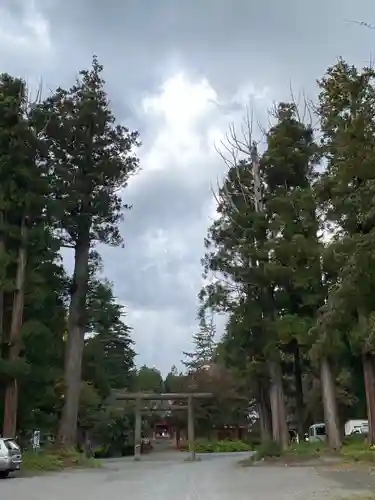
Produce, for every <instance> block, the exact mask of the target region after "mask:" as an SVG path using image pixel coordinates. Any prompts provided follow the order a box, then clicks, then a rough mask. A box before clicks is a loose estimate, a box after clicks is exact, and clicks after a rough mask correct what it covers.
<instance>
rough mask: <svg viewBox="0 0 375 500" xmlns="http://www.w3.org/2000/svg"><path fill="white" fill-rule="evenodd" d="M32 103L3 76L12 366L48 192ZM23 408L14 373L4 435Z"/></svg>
mask: <svg viewBox="0 0 375 500" xmlns="http://www.w3.org/2000/svg"><path fill="white" fill-rule="evenodd" d="M27 98H28V96H27V90H26V86H25V83H24V82H23V81H22V80H20V79H17V78H13V77H11V76H9V75H7V74H3V75H1V76H0V130H1V133H0V177H1V182H0V225H1V228H0V231H1V234H0V260H1V267H2V270H1V272H2V277H1V290H0V335H1V336H2V341H3V342H2V356H3V357H4V358H6V359H7V360H8V363H9V366H11V365H12V364H13V365H14V366H16V365H17V363H18V360H19V353H20V349H21V327H22V322H23V309H24V302H25V274H26V265H27V247H28V239H29V236H30V235H29V233H30V229H32V230H34V228H35V225H36V224H37V223H38V219H39V218H40V216H41V214H42V211H43V208H44V202H45V197H44V194H45V188H46V184H45V179H44V177H43V175H42V169H41V168H40V166H39V165H37V162H36V152H37V140H36V135H35V131H34V130H33V128H32V127H31V124H30V121H29V119H28V111H29V109H28V99H27ZM30 186H32V187H31V189H30ZM7 302H8V306H7ZM9 303H10V304H11V306H9ZM17 405H18V377H17V375H16V374H15V373H13V374H11V373H10V374H9V376H8V378H7V380H6V386H5V401H4V422H3V434H4V435H7V436H14V435H15V432H16V419H17Z"/></svg>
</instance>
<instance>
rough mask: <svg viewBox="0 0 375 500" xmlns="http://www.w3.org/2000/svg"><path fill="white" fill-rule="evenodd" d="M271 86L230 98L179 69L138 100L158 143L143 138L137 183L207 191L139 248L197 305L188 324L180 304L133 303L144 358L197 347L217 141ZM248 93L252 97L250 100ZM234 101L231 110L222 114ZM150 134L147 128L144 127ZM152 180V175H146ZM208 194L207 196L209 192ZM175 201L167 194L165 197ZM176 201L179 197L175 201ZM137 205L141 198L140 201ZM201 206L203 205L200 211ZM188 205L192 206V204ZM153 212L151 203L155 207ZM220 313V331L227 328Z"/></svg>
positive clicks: (148, 265)
mask: <svg viewBox="0 0 375 500" xmlns="http://www.w3.org/2000/svg"><path fill="white" fill-rule="evenodd" d="M269 94H270V92H269V90H268V89H260V90H257V89H255V88H254V86H253V85H251V84H250V83H249V84H248V85H246V86H243V87H241V89H239V91H238V92H237V93H235V94H234V96H233V98H232V99H231V100H230V101H224V100H221V99H220V96H219V95H218V92H217V91H216V90H215V89H214V88H213V87H212V85H211V84H210V82H209V81H208V80H207V79H204V78H202V79H200V80H195V81H193V80H192V79H191V78H189V76H188V75H186V74H184V73H182V72H178V73H176V74H174V75H172V76H171V77H170V78H168V79H167V80H166V81H165V82H164V84H163V85H162V86H161V87H160V88H159V89H158V90H157V91H156V92H154V93H152V94H151V95H148V96H146V97H145V98H144V99H143V100H142V102H141V103H140V106H139V112H140V115H141V116H140V117H141V119H142V121H143V122H144V123H145V124H148V125H149V126H150V127H153V126H154V128H153V130H154V132H155V133H154V135H152V134H150V136H151V137H152V143H147V140H146V141H145V144H144V147H143V148H142V149H143V151H142V152H141V164H142V167H143V173H142V174H141V175H140V176H138V177H136V178H135V179H134V180H133V181H132V185H131V189H134V190H135V191H137V189H139V191H140V193H141V192H142V189H141V188H142V183H146V182H149V179H150V177H151V178H155V181H156V182H157V180H158V178H159V177H160V175H163V176H165V175H170V176H171V177H173V178H175V179H176V180H177V178H178V179H179V181H180V186H179V189H181V188H182V189H183V187H181V186H184V187H185V189H186V190H187V192H191V193H192V197H193V196H194V192H195V189H200V190H201V191H202V192H203V193H204V190H205V189H206V190H207V196H206V198H205V200H204V199H200V200H199V203H202V206H201V207H194V208H195V210H194V212H192V217H191V219H190V221H188V219H187V221H188V222H187V221H185V223H184V225H183V227H180V226H178V225H174V226H173V227H169V226H168V223H166V222H165V221H163V220H160V224H158V227H152V228H150V229H149V231H147V232H146V233H144V234H143V237H142V238H141V242H140V246H141V247H142V256H144V260H145V263H144V266H143V271H145V270H146V271H150V275H151V271H152V269H153V270H155V268H157V270H158V275H159V278H158V283H159V286H162V285H163V289H164V290H170V292H169V293H170V294H171V297H172V296H173V295H174V294H179V295H181V291H182V296H186V298H187V301H188V302H189V305H188V304H185V306H187V307H189V308H190V310H191V314H192V316H191V320H189V324H188V325H187V324H186V316H185V317H184V316H183V314H182V313H184V312H185V311H181V314H179V311H177V310H175V309H167V310H165V309H163V311H156V310H154V309H147V307H144V308H139V307H138V308H137V309H135V310H134V309H133V307H132V304H131V301H130V303H128V307H129V316H128V320H129V322H130V324H131V325H132V326H133V327H134V339H135V341H136V348H137V351H138V352H139V353H140V356H139V362H140V363H142V364H143V363H150V364H155V365H157V366H160V367H161V368H162V369H163V371H165V370H168V369H169V368H170V365H171V364H172V363H173V362H176V363H178V361H179V360H180V359H181V356H182V351H183V350H189V349H190V348H191V337H192V334H193V333H194V332H195V331H196V329H197V321H196V315H195V313H196V309H194V308H193V306H192V304H194V303H196V306H197V307H198V302H197V294H198V292H199V291H200V289H201V287H202V285H203V279H202V268H201V264H200V258H201V257H202V256H203V253H204V248H203V241H204V237H205V235H206V231H207V227H208V226H209V225H210V224H211V223H212V220H213V218H214V217H215V215H216V214H215V210H216V204H215V200H214V198H213V196H212V195H211V192H210V187H211V185H212V186H213V187H215V186H216V182H217V177H221V175H222V174H223V173H224V172H225V170H226V166H225V165H224V163H223V162H222V160H221V159H220V157H219V156H218V154H217V152H216V150H215V143H216V144H217V143H219V142H220V140H222V139H223V138H224V137H225V133H226V131H227V128H228V125H229V123H230V122H231V121H234V122H238V121H239V120H241V119H242V118H243V112H244V107H242V106H244V105H245V104H247V103H248V102H249V99H250V100H251V98H252V97H254V99H256V100H257V102H258V105H260V106H263V108H266V107H268V106H269V104H270V99H269ZM245 97H246V98H245ZM233 105H237V106H235V111H232V112H231V113H230V114H228V111H227V112H223V110H228V109H230V108H231V106H232V108H233ZM146 136H147V129H146ZM146 179H147V181H146ZM203 196H204V194H203ZM168 202H169V201H168V200H166V203H168ZM173 202H175V203H177V202H178V200H177V199H176V197H175V198H174V200H171V201H170V203H171V207H170V209H171V211H173ZM135 206H136V199H135ZM197 208H198V210H196V209H197ZM188 209H189V207H187V210H188ZM150 210H152V207H151V206H150ZM143 286H144V287H145V290H148V292H150V291H151V289H152V290H153V293H155V294H157V293H158V290H157V289H155V283H152V282H150V281H147V280H145V281H144V282H143ZM223 321H224V320H223V318H220V321H219V323H220V325H221V326H220V329H219V330H220V332H221V331H222V329H223V327H222V325H223Z"/></svg>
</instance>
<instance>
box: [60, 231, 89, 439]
mask: <svg viewBox="0 0 375 500" xmlns="http://www.w3.org/2000/svg"><path fill="white" fill-rule="evenodd" d="M89 253H90V232H89V230H85V231H84V233H83V234H80V235H79V237H78V240H77V244H76V247H75V255H74V271H73V280H72V290H71V299H70V307H69V316H68V338H67V344H66V348H65V371H64V405H63V411H62V416H61V420H60V425H59V430H58V436H57V443H58V445H59V446H60V447H63V448H69V447H72V446H74V445H75V444H76V439H77V419H78V408H79V397H80V390H81V372H82V354H83V348H84V339H85V328H86V295H87V287H88V277H89Z"/></svg>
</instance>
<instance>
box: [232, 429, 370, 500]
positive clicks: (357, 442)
mask: <svg viewBox="0 0 375 500" xmlns="http://www.w3.org/2000/svg"><path fill="white" fill-rule="evenodd" d="M325 459H327V460H329V459H333V460H334V461H336V462H340V461H342V462H349V463H350V462H357V463H367V464H375V446H369V445H368V444H367V442H366V441H365V439H364V437H363V436H353V437H350V438H346V439H345V440H344V442H343V446H342V448H341V450H340V451H339V452H336V453H335V452H333V451H332V450H330V449H329V448H328V446H327V444H326V443H324V442H319V441H317V442H312V443H309V442H301V443H299V444H297V443H294V444H292V445H290V446H289V447H288V448H287V449H286V450H282V449H281V447H280V445H279V444H278V443H276V442H274V441H269V442H266V443H263V444H262V445H260V446H259V447H258V448H257V449H256V452H255V455H254V456H253V457H250V458H248V459H246V460H243V461H241V462H240V464H241V465H243V466H247V465H252V464H254V463H255V462H258V461H259V460H264V461H268V462H278V461H279V462H281V463H284V464H293V463H297V464H298V463H302V462H307V461H309V460H311V461H314V460H323V461H324V460H325ZM373 500H375V497H374V499H373Z"/></svg>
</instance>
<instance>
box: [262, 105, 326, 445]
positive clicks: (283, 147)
mask: <svg viewBox="0 0 375 500" xmlns="http://www.w3.org/2000/svg"><path fill="white" fill-rule="evenodd" d="M275 118H276V124H275V125H274V126H273V127H272V128H271V129H270V131H269V132H268V134H267V150H266V152H265V154H264V155H263V159H262V166H263V171H264V180H265V183H266V186H267V201H266V209H267V211H268V215H269V217H270V220H272V223H271V232H270V241H269V247H270V251H271V255H272V257H271V261H270V263H269V266H268V272H269V278H270V280H271V281H272V282H273V283H274V285H275V291H274V300H275V307H276V311H277V316H276V318H275V330H276V336H277V339H278V341H279V342H280V345H281V348H282V349H283V351H284V353H285V355H289V354H290V355H292V356H293V358H294V369H293V372H294V377H295V393H294V395H293V396H294V399H295V410H296V421H297V422H296V423H297V429H298V433H299V435H300V437H301V438H302V437H303V435H304V420H305V418H304V401H303V392H302V365H301V363H302V358H301V347H305V348H306V347H310V346H309V336H308V332H309V330H310V329H311V327H312V326H313V324H314V320H315V316H316V312H317V310H318V308H319V307H320V306H321V305H322V301H323V298H324V295H323V290H322V279H321V246H320V244H319V241H318V220H317V215H316V202H315V198H314V193H313V189H312V182H313V179H314V177H315V174H316V172H315V167H316V163H317V161H318V159H319V157H318V154H317V152H318V148H317V145H316V143H315V142H314V137H313V131H312V128H311V127H310V126H306V125H305V124H303V123H301V121H300V120H299V119H298V114H297V109H296V106H295V105H294V104H291V103H281V104H279V105H278V107H277V108H276V110H275Z"/></svg>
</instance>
